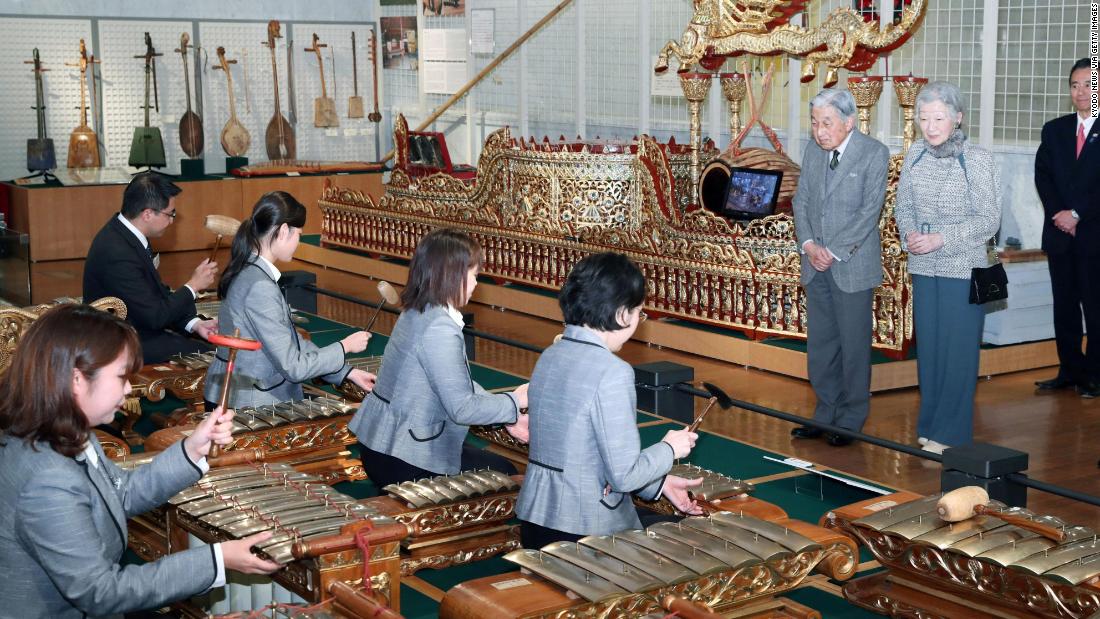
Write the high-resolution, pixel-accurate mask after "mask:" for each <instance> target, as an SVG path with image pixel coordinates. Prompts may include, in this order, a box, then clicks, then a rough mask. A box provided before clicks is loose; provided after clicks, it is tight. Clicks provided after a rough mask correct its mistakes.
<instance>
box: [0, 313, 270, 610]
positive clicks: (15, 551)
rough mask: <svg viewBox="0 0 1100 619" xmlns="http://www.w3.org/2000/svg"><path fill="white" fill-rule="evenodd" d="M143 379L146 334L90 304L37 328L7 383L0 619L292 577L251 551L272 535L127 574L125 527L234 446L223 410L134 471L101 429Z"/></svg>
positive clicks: (195, 548) (1, 396) (114, 606)
mask: <svg viewBox="0 0 1100 619" xmlns="http://www.w3.org/2000/svg"><path fill="white" fill-rule="evenodd" d="M140 368H141V344H140V343H139V342H138V336H137V332H136V331H134V328H133V327H131V326H130V325H128V324H127V323H125V322H124V321H122V320H120V319H119V318H117V317H115V316H114V315H112V314H108V313H107V312H101V311H99V310H96V309H94V308H91V307H88V306H86V305H62V306H60V307H57V308H55V309H51V310H50V311H48V312H46V313H45V314H43V315H42V316H41V317H40V318H39V319H38V320H36V321H35V322H34V324H32V325H31V327H30V329H28V330H27V333H26V334H25V335H24V336H23V339H22V342H21V343H20V344H19V348H18V349H17V350H16V352H15V357H14V358H13V360H12V364H11V367H10V368H8V371H7V373H6V374H5V375H4V377H3V380H2V381H0V565H4V566H5V567H4V577H3V578H0V618H4V619H7V618H9V617H10V618H12V619H16V618H18V619H33V618H38V617H41V618H43V619H45V618H49V619H59V618H60V619H83V618H85V617H121V616H122V614H123V613H128V612H136V611H140V610H150V609H156V608H160V607H161V606H164V605H165V604H168V603H171V602H175V601H179V600H183V599H186V598H188V597H191V596H193V595H197V594H199V593H202V592H203V591H206V590H207V589H209V588H211V587H215V586H221V585H223V584H225V570H226V569H234V570H237V571H240V572H245V573H250V574H259V573H271V572H273V571H275V570H277V569H279V568H280V567H281V566H280V565H279V564H277V563H272V562H270V561H266V560H263V559H260V558H259V557H257V556H255V555H253V554H252V553H251V552H250V550H249V548H250V547H251V546H253V545H255V544H258V543H261V542H263V541H264V540H266V539H268V538H270V537H271V533H270V532H265V533H260V534H257V535H253V536H251V537H246V538H244V539H239V540H233V541H229V542H222V543H221V544H215V545H213V546H207V545H194V544H193V545H192V546H191V548H189V549H186V550H179V551H176V552H173V553H172V554H170V555H167V556H165V557H162V558H161V559H158V560H156V561H153V562H150V563H144V564H142V565H125V566H124V565H121V564H120V563H119V561H120V559H122V553H123V552H124V551H125V550H126V543H127V537H126V522H127V519H129V518H132V517H134V516H137V515H138V514H141V513H142V512H145V511H148V510H150V509H153V508H154V507H157V506H159V505H161V504H163V503H165V502H166V501H168V499H169V497H171V496H172V495H174V494H176V493H177V492H179V491H180V490H183V489H184V488H187V487H188V486H190V485H191V484H194V483H195V482H197V481H198V480H199V478H200V477H201V476H202V474H203V473H204V472H205V471H206V469H207V464H206V454H207V452H209V450H210V445H211V443H212V442H216V443H218V444H221V445H226V444H228V443H229V442H230V441H231V440H232V435H231V430H232V424H233V413H232V412H231V411H230V412H223V411H221V410H220V409H219V410H218V411H215V412H214V413H213V414H211V415H210V416H208V417H207V418H206V420H205V421H203V422H201V423H199V424H198V426H196V427H195V429H194V431H193V432H191V434H190V435H188V437H187V438H185V439H183V440H182V441H180V442H179V443H177V444H175V445H172V446H171V447H169V448H168V449H165V450H164V451H163V452H161V453H160V454H159V455H157V456H156V458H154V459H153V461H152V462H150V463H149V464H146V465H144V466H141V467H138V468H136V469H134V470H132V471H124V470H122V469H120V468H118V467H117V466H115V464H114V463H113V462H111V461H110V460H109V459H107V457H106V455H105V454H104V453H103V449H102V448H101V447H100V445H99V441H98V440H96V437H95V434H94V433H93V432H92V430H91V429H92V427H93V426H97V425H100V424H104V423H109V422H110V421H112V420H114V418H115V412H116V411H117V410H118V409H119V408H120V407H121V406H122V404H123V402H124V401H125V399H126V396H127V395H128V394H129V393H130V391H131V386H130V381H129V377H130V376H131V375H132V374H133V373H134V372H137V371H138V370H139V369H140Z"/></svg>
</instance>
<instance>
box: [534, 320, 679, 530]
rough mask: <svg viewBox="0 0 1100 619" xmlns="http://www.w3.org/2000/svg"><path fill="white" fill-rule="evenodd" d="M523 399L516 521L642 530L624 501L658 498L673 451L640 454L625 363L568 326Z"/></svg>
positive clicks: (656, 448)
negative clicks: (523, 453) (527, 444)
mask: <svg viewBox="0 0 1100 619" xmlns="http://www.w3.org/2000/svg"><path fill="white" fill-rule="evenodd" d="M528 398H529V402H530V407H529V411H530V424H531V427H530V429H531V451H530V456H529V457H528V467H527V474H526V476H525V477H524V479H523V488H522V489H521V490H520V493H519V499H518V501H517V503H516V516H518V517H519V518H521V519H523V520H526V521H527V522H533V523H535V524H538V525H541V526H544V527H549V528H552V529H557V530H559V531H565V532H567V533H573V534H575V535H608V534H611V533H616V532H619V531H623V530H625V529H637V528H640V527H641V526H642V525H641V522H640V521H639V520H638V513H637V511H636V510H635V509H634V503H633V501H631V500H630V497H629V495H630V494H631V493H636V494H638V495H639V496H640V497H641V498H643V499H646V500H652V499H655V498H657V497H658V496H659V495H660V492H661V486H662V485H663V484H664V479H665V475H666V474H668V472H669V470H670V469H671V468H672V461H673V451H672V446H671V445H669V444H668V443H665V442H663V441H662V442H660V443H657V444H655V445H650V446H649V447H647V448H645V449H641V444H640V443H641V439H640V437H639V436H638V426H637V421H636V416H637V412H636V408H637V406H636V404H637V395H636V393H635V390H634V370H633V369H632V368H631V367H630V364H628V363H627V362H625V361H623V360H622V359H620V358H619V357H617V356H616V355H615V354H614V353H612V352H611V351H610V350H608V349H607V348H606V347H605V346H604V343H603V341H602V340H601V339H600V337H599V336H598V335H596V333H594V332H593V331H591V330H589V329H586V328H584V327H578V326H575V325H569V326H566V328H565V335H564V336H563V337H562V339H561V341H560V342H558V343H556V344H554V345H553V346H551V347H550V348H547V349H546V351H545V352H543V353H542V356H540V357H539V360H538V363H536V364H535V372H534V374H532V375H531V385H530V387H528ZM608 485H610V486H611V492H610V493H608V494H607V495H606V496H605V495H604V488H606V487H607V486H608Z"/></svg>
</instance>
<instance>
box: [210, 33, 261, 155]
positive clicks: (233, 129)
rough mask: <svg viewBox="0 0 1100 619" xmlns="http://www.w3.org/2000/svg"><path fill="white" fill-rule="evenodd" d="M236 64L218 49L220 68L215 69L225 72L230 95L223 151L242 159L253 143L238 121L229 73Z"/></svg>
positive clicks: (223, 134) (223, 49)
mask: <svg viewBox="0 0 1100 619" xmlns="http://www.w3.org/2000/svg"><path fill="white" fill-rule="evenodd" d="M236 63H237V61H236V60H226V58H225V48H224V47H218V66H216V67H214V68H215V69H220V70H222V71H225V82H226V92H228V93H229V120H227V121H226V122H225V127H223V128H222V136H221V137H222V150H224V151H225V154H227V155H229V156H230V157H240V156H241V155H243V154H245V153H246V152H248V145H249V144H250V143H251V142H252V136H251V135H249V134H248V129H245V128H244V125H242V124H241V121H239V120H237V100H236V99H235V98H234V96H233V74H232V73H231V72H230V71H229V65H231V64H236Z"/></svg>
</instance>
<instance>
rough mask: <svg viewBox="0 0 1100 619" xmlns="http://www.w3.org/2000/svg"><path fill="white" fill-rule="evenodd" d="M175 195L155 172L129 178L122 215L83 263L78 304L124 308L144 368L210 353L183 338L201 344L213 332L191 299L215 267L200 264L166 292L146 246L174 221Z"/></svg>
mask: <svg viewBox="0 0 1100 619" xmlns="http://www.w3.org/2000/svg"><path fill="white" fill-rule="evenodd" d="M181 191H182V190H181V189H180V188H179V187H177V186H176V185H175V184H174V183H172V182H171V181H170V180H168V178H167V177H165V176H163V175H161V174H157V173H155V172H143V173H141V174H138V175H137V176H135V177H134V178H133V179H132V180H131V181H130V184H129V185H127V187H126V191H125V192H124V193H123V194H122V211H121V212H120V213H118V214H117V215H115V216H113V217H111V219H109V220H108V221H107V223H106V225H104V226H103V228H102V229H100V231H99V233H98V234H96V236H95V239H93V240H92V246H91V248H90V249H89V250H88V258H87V260H86V261H85V263H84V301H85V302H86V303H91V302H92V301H94V300H96V299H99V298H101V297H118V298H120V299H122V300H123V301H124V302H125V303H126V310H127V316H126V320H127V321H129V322H130V323H131V324H133V325H134V328H135V329H137V332H138V336H139V337H140V338H141V347H142V351H143V353H144V362H145V363H156V362H159V361H165V360H166V359H168V358H169V357H171V356H172V355H175V354H177V353H189V352H197V351H203V350H210V349H211V347H210V346H209V345H207V344H206V343H205V342H202V341H199V340H197V339H195V338H192V337H188V336H187V334H193V335H197V336H199V337H201V338H202V339H204V340H205V339H207V337H209V335H210V334H211V333H213V332H215V331H217V328H218V323H217V321H216V320H203V319H201V318H199V317H198V316H196V315H195V298H196V296H197V295H198V292H199V291H200V290H203V289H204V288H209V287H210V286H211V285H212V284H213V283H214V276H215V274H216V273H217V269H218V265H217V263H216V262H211V261H210V260H203V261H202V262H201V263H200V264H199V266H198V267H196V268H195V271H194V272H193V273H192V274H191V278H190V279H189V280H187V283H186V284H184V285H183V286H181V287H180V288H178V289H177V290H176V291H175V292H172V291H171V290H169V288H168V287H167V286H165V285H164V282H163V281H161V279H160V273H158V272H157V264H155V263H154V258H153V250H152V249H151V248H150V247H149V239H154V238H157V237H159V236H161V235H162V234H164V231H165V230H167V229H168V226H170V225H172V222H173V221H174V220H175V219H176V196H177V195H179V194H180V192H181Z"/></svg>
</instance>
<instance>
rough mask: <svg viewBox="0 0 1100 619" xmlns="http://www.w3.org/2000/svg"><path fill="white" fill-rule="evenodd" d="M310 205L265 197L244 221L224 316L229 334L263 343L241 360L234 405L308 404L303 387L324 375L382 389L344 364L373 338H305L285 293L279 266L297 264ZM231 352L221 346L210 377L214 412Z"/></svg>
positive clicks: (226, 280)
mask: <svg viewBox="0 0 1100 619" xmlns="http://www.w3.org/2000/svg"><path fill="white" fill-rule="evenodd" d="M305 225H306V207H304V206H302V204H301V202H298V201H297V200H295V199H294V196H292V195H290V194H289V193H286V192H285V191H272V192H270V193H266V194H264V195H263V196H261V197H260V200H259V202H257V203H256V206H255V207H253V208H252V215H251V216H250V217H249V218H248V219H246V220H244V221H243V222H241V227H240V228H239V229H238V230H237V234H236V236H234V237H233V249H232V252H231V255H230V258H229V266H227V267H226V268H225V272H224V273H222V277H221V280H220V281H219V282H218V296H219V297H221V299H222V306H221V311H220V312H219V314H218V322H219V323H220V324H219V330H220V331H221V332H222V333H233V332H235V331H236V330H237V329H240V331H241V333H240V334H241V337H247V338H252V339H255V340H259V341H260V342H261V344H262V345H263V347H262V348H260V350H254V351H249V350H242V351H240V353H238V354H237V362H236V366H235V368H234V370H233V384H232V385H230V389H229V406H231V407H233V408H240V407H242V406H263V405H266V404H275V403H277V402H287V401H290V400H301V399H302V397H303V393H302V383H304V382H306V381H309V380H313V379H314V378H317V377H320V378H322V379H323V380H325V381H327V382H329V383H331V384H334V385H339V384H340V383H342V382H343V381H344V380H345V379H346V380H349V381H351V382H353V383H355V384H356V385H357V386H358V387H359V388H360V389H362V390H363V391H370V390H371V388H372V387H373V386H374V379H375V376H374V374H371V373H370V372H365V371H363V370H360V369H358V368H352V367H351V366H349V365H348V364H347V363H345V362H344V356H345V355H347V354H349V353H357V352H362V351H363V350H365V349H366V347H367V343H368V342H369V341H370V333H367V332H366V331H356V332H355V333H352V334H351V335H349V336H347V337H345V338H344V339H342V340H340V341H339V342H333V343H332V344H329V345H328V346H324V347H319V346H317V345H316V344H314V343H313V342H311V341H309V340H307V339H305V338H303V337H301V336H299V335H298V331H297V329H295V328H294V321H293V320H291V317H290V306H289V305H287V302H286V299H285V298H284V297H283V292H282V290H280V289H279V278H280V277H281V276H282V274H281V273H280V272H279V269H278V268H277V267H276V266H275V263H276V262H290V261H291V260H292V259H293V258H294V250H296V249H298V241H299V239H300V238H301V236H302V228H303V227H304V226H305ZM228 355H229V352H228V351H227V350H226V349H224V348H219V349H218V351H217V353H216V355H215V359H214V362H213V363H211V364H210V369H209V370H207V372H206V387H205V388H204V390H203V396H204V397H205V398H206V401H207V405H206V406H207V409H210V408H213V404H212V403H213V402H217V401H218V399H219V398H220V396H221V392H222V384H223V382H224V380H225V366H226V362H227V361H228V360H229V356H228Z"/></svg>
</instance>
